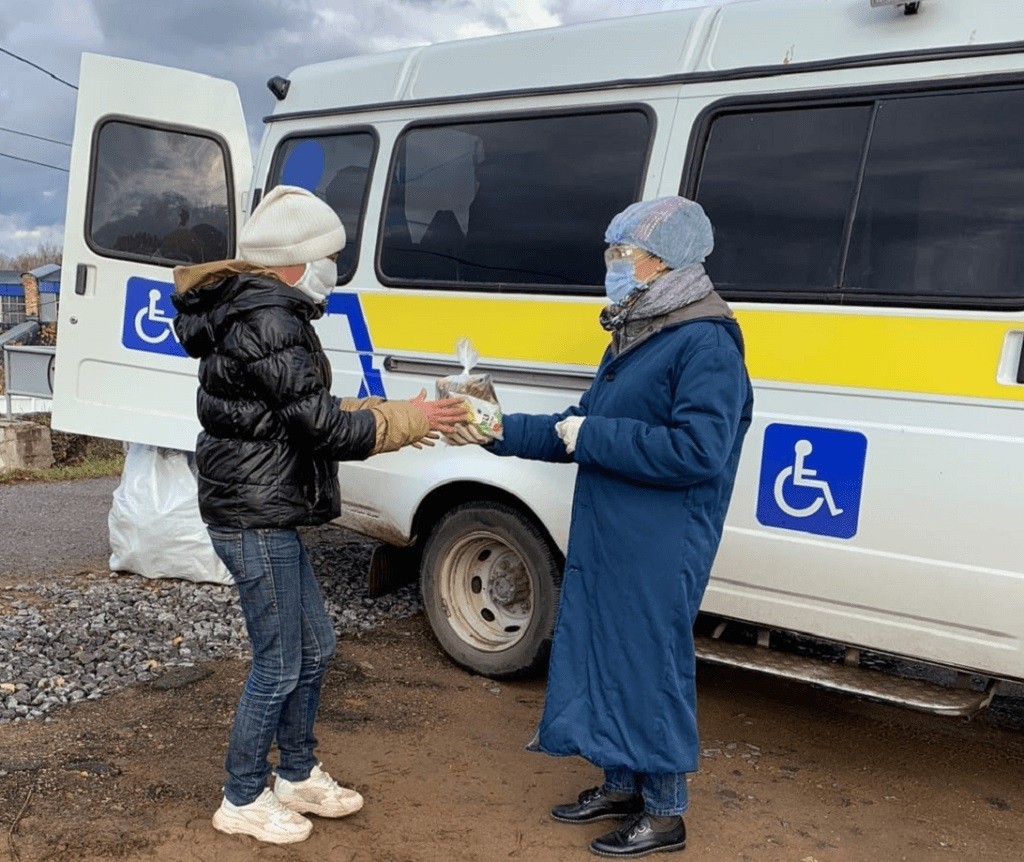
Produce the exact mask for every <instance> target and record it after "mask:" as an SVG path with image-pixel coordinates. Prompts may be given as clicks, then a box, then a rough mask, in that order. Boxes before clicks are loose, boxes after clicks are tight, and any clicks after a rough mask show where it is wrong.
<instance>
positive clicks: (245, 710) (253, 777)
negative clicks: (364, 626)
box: [208, 526, 336, 805]
mask: <svg viewBox="0 0 1024 862" xmlns="http://www.w3.org/2000/svg"><path fill="white" fill-rule="evenodd" d="M208 529H209V532H210V538H211V539H212V541H213V547H214V550H216V552H217V556H219V557H220V558H221V560H223V561H224V565H225V566H227V567H228V571H230V572H231V576H232V577H233V578H234V580H235V585H236V586H237V587H238V597H239V600H240V602H241V605H242V614H243V615H244V616H245V625H246V629H247V630H248V632H249V640H250V642H251V643H252V668H251V669H250V671H249V678H248V679H247V680H246V683H245V689H244V690H243V691H242V698H241V700H240V701H239V702H238V710H237V712H236V713H235V721H234V725H233V726H232V728H231V740H230V741H229V743H228V756H227V762H226V763H225V767H226V769H227V773H228V777H227V782H226V783H225V785H224V795H225V796H226V797H227V799H228V801H229V802H232V803H234V804H235V805H247V804H249V803H250V802H252V801H253V800H254V799H256V797H257V796H259V795H260V794H261V793H262V792H263V790H264V788H265V787H266V785H267V775H268V773H269V772H270V764H269V762H268V761H267V755H268V754H269V753H270V746H271V744H272V743H273V742H274V739H275V738H276V739H277V748H278V752H279V753H280V765H279V766H278V769H277V774H278V775H279V776H281V777H282V778H285V779H287V780H288V781H303V780H305V779H306V778H308V777H309V773H310V770H312V768H313V767H314V766H315V765H316V763H317V761H316V758H315V757H314V756H313V750H314V749H315V748H316V744H317V742H316V737H315V736H314V735H313V721H314V720H315V719H316V711H317V707H318V706H319V704H320V687H321V685H322V684H323V679H324V674H325V673H326V672H327V662H328V660H329V659H330V657H331V655H332V654H333V653H334V647H335V645H336V641H335V637H334V628H333V627H332V625H331V620H330V618H329V617H328V616H327V609H326V608H325V607H324V599H323V595H322V594H321V593H320V587H319V585H318V584H317V582H316V578H315V577H314V575H313V568H312V567H311V566H310V564H309V557H308V556H307V555H306V549H305V548H303V547H302V541H301V540H300V539H299V534H298V533H297V532H296V531H295V530H291V529H289V530H269V529H268V530H263V529H260V530H237V529H234V528H231V527H214V526H211V527H209V528H208Z"/></svg>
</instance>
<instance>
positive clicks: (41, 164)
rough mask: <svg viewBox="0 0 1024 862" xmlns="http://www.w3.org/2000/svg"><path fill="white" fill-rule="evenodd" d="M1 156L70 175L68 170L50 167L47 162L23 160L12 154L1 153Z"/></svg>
mask: <svg viewBox="0 0 1024 862" xmlns="http://www.w3.org/2000/svg"><path fill="white" fill-rule="evenodd" d="M0 156H3V157H4V158H7V159H14V160H15V161H16V162H28V163H29V164H30V165H39V166H40V167H44V168H53V169H54V170H55V171H64V173H66V174H67V173H70V171H68V169H67V168H62V167H59V166H57V165H48V164H47V163H46V162H37V161H34V160H33V159H23V158H22V157H21V156H12V155H11V154H10V153H0Z"/></svg>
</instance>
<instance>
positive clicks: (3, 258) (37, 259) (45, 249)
mask: <svg viewBox="0 0 1024 862" xmlns="http://www.w3.org/2000/svg"><path fill="white" fill-rule="evenodd" d="M63 255H64V249H63V248H62V247H61V246H59V245H57V243H54V242H44V243H40V244H39V246H38V247H37V248H36V249H35V250H34V251H26V252H23V253H21V254H19V255H14V256H11V255H7V254H3V253H0V269H16V270H19V271H21V270H28V269H35V268H36V267H37V266H42V265H43V264H47V263H56V264H58V265H60V263H61V259H62V257H63Z"/></svg>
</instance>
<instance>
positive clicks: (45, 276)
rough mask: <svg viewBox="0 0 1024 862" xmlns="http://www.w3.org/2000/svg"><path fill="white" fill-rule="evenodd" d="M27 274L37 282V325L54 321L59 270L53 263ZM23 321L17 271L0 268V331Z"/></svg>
mask: <svg viewBox="0 0 1024 862" xmlns="http://www.w3.org/2000/svg"><path fill="white" fill-rule="evenodd" d="M28 272H31V273H32V274H33V275H34V276H35V277H36V278H37V279H38V280H39V319H40V322H42V323H52V322H54V321H56V320H57V297H58V295H59V293H60V267H59V266H58V265H57V264H55V263H47V264H44V265H43V266H37V267H36V268H35V269H30V270H28ZM24 322H25V293H24V290H23V289H22V286H21V270H17V269H0V329H9V328H10V327H12V326H16V325H17V324H19V323H24Z"/></svg>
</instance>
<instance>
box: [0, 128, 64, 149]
mask: <svg viewBox="0 0 1024 862" xmlns="http://www.w3.org/2000/svg"><path fill="white" fill-rule="evenodd" d="M0 132H10V133H11V134H12V135H23V136H24V137H26V138H35V139H36V140H37V141H49V142H50V143H51V144H60V145H61V146H62V147H70V146H71V144H68V143H65V142H64V141H58V140H57V139H56V138H44V137H43V136H42V135H32V134H29V133H28V132H19V131H18V130H17V129H8V128H7V127H6V126H0Z"/></svg>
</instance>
